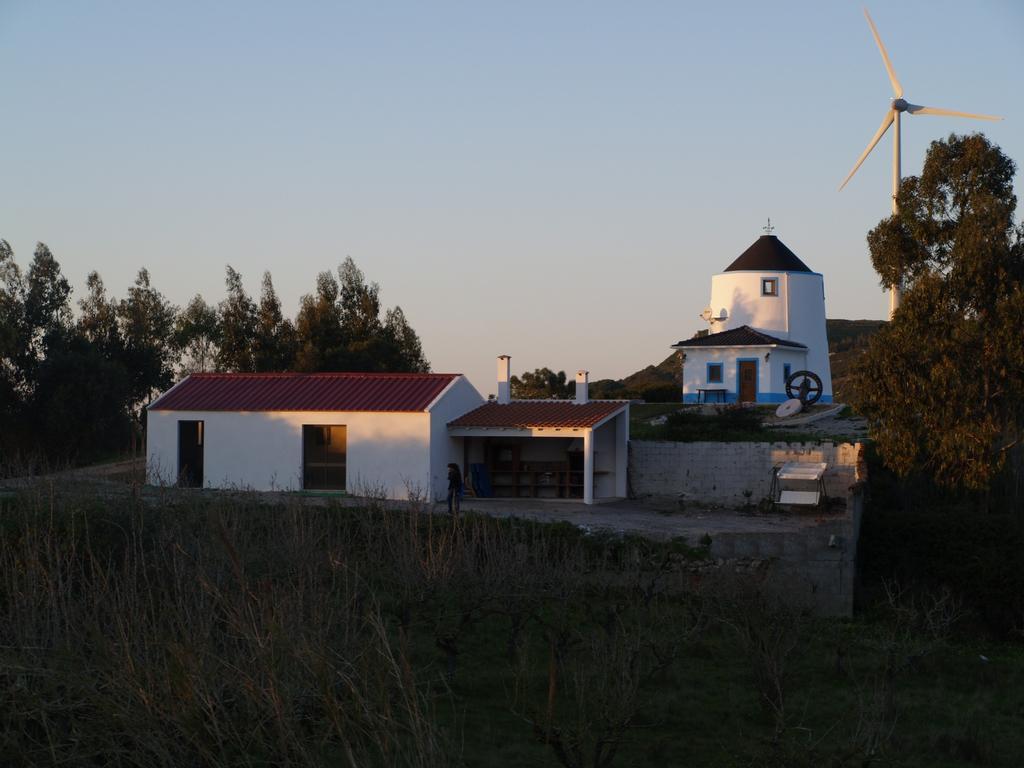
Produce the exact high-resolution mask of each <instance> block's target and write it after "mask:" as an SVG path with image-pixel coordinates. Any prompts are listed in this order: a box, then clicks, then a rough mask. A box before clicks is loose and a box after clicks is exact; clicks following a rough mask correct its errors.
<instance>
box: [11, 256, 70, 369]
mask: <svg viewBox="0 0 1024 768" xmlns="http://www.w3.org/2000/svg"><path fill="white" fill-rule="evenodd" d="M70 296H71V286H70V285H69V284H68V281H67V278H65V277H64V275H63V274H62V273H61V270H60V264H58V263H57V260H56V259H55V258H54V256H53V254H52V253H51V252H50V249H49V248H47V247H46V245H45V243H38V244H37V245H36V251H35V255H34V256H33V258H32V264H31V265H30V266H29V268H28V274H27V276H26V280H25V291H24V300H23V304H22V317H21V327H20V329H19V339H18V344H19V345H20V346H21V350H22V353H21V367H22V371H23V376H24V378H25V380H26V382H27V383H28V385H29V387H30V388H31V386H32V382H34V380H35V369H36V367H37V366H38V364H39V361H40V360H42V359H43V357H44V356H45V354H46V344H47V340H48V339H49V338H50V337H51V336H54V335H59V334H61V333H62V332H63V331H65V330H67V329H68V328H69V327H70V325H71V305H70V302H69V297H70Z"/></svg>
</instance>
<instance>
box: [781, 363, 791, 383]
mask: <svg viewBox="0 0 1024 768" xmlns="http://www.w3.org/2000/svg"><path fill="white" fill-rule="evenodd" d="M791 370H793V367H792V366H791V365H790V364H789V363H786V364H785V365H784V366H782V381H783V382H787V381H789V372H790V371H791Z"/></svg>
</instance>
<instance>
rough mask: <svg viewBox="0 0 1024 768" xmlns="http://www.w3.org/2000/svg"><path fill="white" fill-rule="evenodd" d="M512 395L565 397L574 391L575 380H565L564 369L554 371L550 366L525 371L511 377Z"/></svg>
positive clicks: (522, 397) (524, 398) (522, 398)
mask: <svg viewBox="0 0 1024 768" xmlns="http://www.w3.org/2000/svg"><path fill="white" fill-rule="evenodd" d="M510 383H511V385H512V397H513V398H515V399H516V400H543V399H551V398H557V399H565V398H569V397H572V396H573V395H574V394H575V393H576V382H575V381H574V382H571V383H570V382H567V381H566V378H565V371H559V372H558V373H555V372H554V371H552V370H551V369H550V368H537V369H536V370H534V371H533V372H532V373H531V372H530V371H526V372H525V373H524V374H523V375H522V376H521V377H520V376H513V377H512V379H511V382H510Z"/></svg>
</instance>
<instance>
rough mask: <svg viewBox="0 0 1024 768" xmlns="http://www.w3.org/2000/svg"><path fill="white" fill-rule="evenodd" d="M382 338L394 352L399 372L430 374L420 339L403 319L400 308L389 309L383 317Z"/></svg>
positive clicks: (403, 315)
mask: <svg viewBox="0 0 1024 768" xmlns="http://www.w3.org/2000/svg"><path fill="white" fill-rule="evenodd" d="M384 336H385V338H386V339H387V341H388V344H389V345H390V346H391V348H392V349H394V350H395V353H396V356H397V358H398V365H400V366H401V370H405V371H409V372H411V373H429V372H430V363H429V362H428V361H427V358H426V355H424V354H423V345H422V344H420V337H419V336H418V335H417V334H416V331H414V330H413V328H412V326H411V325H409V323H408V321H407V320H406V319H405V313H404V312H403V311H402V308H401V307H397V306H396V307H395V308H394V309H389V310H388V311H387V314H386V315H385V316H384Z"/></svg>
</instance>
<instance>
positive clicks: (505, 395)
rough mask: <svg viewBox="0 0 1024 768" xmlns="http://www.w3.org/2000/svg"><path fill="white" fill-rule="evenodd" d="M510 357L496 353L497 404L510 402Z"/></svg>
mask: <svg viewBox="0 0 1024 768" xmlns="http://www.w3.org/2000/svg"><path fill="white" fill-rule="evenodd" d="M511 373H512V358H511V357H509V356H508V355H498V404H499V405H508V404H509V403H511V402H512V382H511Z"/></svg>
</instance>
